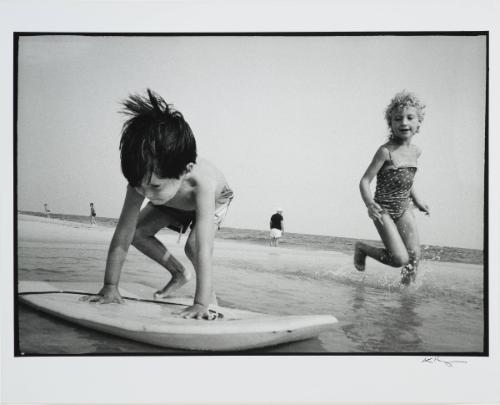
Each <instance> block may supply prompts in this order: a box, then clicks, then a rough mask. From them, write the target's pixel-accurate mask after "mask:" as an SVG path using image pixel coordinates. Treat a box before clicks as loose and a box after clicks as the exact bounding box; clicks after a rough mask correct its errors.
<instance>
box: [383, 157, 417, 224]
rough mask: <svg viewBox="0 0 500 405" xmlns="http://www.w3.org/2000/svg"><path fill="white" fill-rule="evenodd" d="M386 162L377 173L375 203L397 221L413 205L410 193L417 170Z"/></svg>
mask: <svg viewBox="0 0 500 405" xmlns="http://www.w3.org/2000/svg"><path fill="white" fill-rule="evenodd" d="M389 157H390V164H389V163H388V162H386V163H385V164H384V166H382V168H381V169H380V170H379V172H378V173H377V187H376V189H375V198H374V200H375V202H376V203H377V204H378V205H380V206H381V207H382V209H383V210H384V211H385V212H387V213H388V214H389V215H390V216H391V218H392V219H393V220H394V221H397V220H398V219H399V218H401V216H402V215H403V214H404V213H405V212H406V210H407V209H408V207H409V206H410V203H411V198H410V192H411V188H412V187H413V179H414V177H415V173H416V172H417V168H416V167H415V166H402V167H397V166H395V165H394V162H393V161H392V157H391V152H390V151H389Z"/></svg>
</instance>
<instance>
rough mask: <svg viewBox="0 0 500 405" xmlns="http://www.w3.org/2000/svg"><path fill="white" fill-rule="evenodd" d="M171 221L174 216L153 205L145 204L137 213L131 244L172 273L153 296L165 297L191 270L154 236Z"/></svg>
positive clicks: (184, 282)
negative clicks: (137, 217) (168, 279)
mask: <svg viewBox="0 0 500 405" xmlns="http://www.w3.org/2000/svg"><path fill="white" fill-rule="evenodd" d="M172 223H175V218H173V217H171V216H170V215H169V214H168V213H165V212H163V211H162V210H161V209H158V208H155V207H154V206H151V205H146V207H144V208H143V209H142V211H141V213H140V214H139V219H138V221H137V228H136V232H135V234H134V239H133V241H132V245H133V246H134V247H135V248H136V249H137V250H139V251H140V252H142V253H143V254H145V255H146V256H148V257H149V258H151V259H153V260H154V261H155V262H157V263H158V264H160V265H161V266H163V267H164V268H165V269H167V270H168V271H169V272H170V273H171V275H172V278H171V279H170V281H169V282H168V283H167V285H166V286H165V287H164V288H162V289H161V290H160V291H158V292H156V293H155V297H156V296H158V297H160V298H163V297H166V296H167V295H169V294H170V293H172V292H173V291H175V290H177V289H179V288H180V287H182V286H183V285H184V284H186V283H187V282H188V281H189V280H190V279H191V272H190V271H189V270H187V269H186V268H185V267H184V266H183V265H182V264H181V263H180V262H179V261H178V260H177V259H176V258H175V257H174V256H172V255H171V254H170V252H169V251H168V250H167V248H166V247H165V246H164V245H163V244H162V243H161V242H160V241H159V240H158V239H157V238H156V237H155V235H156V233H157V232H158V231H159V230H160V229H162V228H164V227H166V226H167V225H170V224H172Z"/></svg>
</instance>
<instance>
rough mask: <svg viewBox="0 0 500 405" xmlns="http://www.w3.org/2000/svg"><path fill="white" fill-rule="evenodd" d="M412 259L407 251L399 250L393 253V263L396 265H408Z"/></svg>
mask: <svg viewBox="0 0 500 405" xmlns="http://www.w3.org/2000/svg"><path fill="white" fill-rule="evenodd" d="M409 261H410V256H409V255H408V253H407V252H398V253H393V254H392V255H391V264H392V265H393V266H394V267H402V266H406V265H407V264H408V262H409Z"/></svg>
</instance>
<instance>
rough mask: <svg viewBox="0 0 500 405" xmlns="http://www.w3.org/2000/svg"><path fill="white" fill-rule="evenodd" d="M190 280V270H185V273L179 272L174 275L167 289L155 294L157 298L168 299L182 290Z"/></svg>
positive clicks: (164, 288)
mask: <svg viewBox="0 0 500 405" xmlns="http://www.w3.org/2000/svg"><path fill="white" fill-rule="evenodd" d="M189 280H191V273H190V272H189V271H188V270H184V272H182V273H181V272H179V273H175V274H172V278H171V279H170V281H169V282H168V283H167V285H166V286H165V287H163V288H162V289H161V290H158V291H156V292H155V294H154V297H155V298H166V297H168V296H169V295H171V294H172V293H173V292H174V291H176V290H178V289H179V288H181V287H182V286H183V285H184V284H186V283H187V282H188V281H189Z"/></svg>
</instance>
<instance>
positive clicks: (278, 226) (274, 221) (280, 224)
mask: <svg viewBox="0 0 500 405" xmlns="http://www.w3.org/2000/svg"><path fill="white" fill-rule="evenodd" d="M269 227H270V229H271V231H270V232H269V236H270V238H271V240H270V241H269V245H270V246H273V247H278V244H279V240H280V238H281V237H282V236H283V233H284V232H285V223H284V219H283V210H282V209H281V208H277V209H276V212H275V213H274V214H273V215H271V219H270V220H269Z"/></svg>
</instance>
